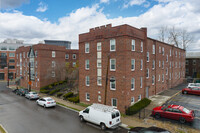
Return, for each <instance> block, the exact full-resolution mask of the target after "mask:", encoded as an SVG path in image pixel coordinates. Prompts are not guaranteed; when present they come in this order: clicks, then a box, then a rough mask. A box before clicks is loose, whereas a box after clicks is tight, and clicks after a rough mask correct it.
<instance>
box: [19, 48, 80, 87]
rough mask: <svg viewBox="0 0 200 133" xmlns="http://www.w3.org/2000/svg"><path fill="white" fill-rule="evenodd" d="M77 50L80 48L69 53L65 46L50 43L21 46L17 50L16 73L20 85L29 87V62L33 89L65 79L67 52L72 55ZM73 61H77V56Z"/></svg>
mask: <svg viewBox="0 0 200 133" xmlns="http://www.w3.org/2000/svg"><path fill="white" fill-rule="evenodd" d="M73 51H74V52H73ZM76 51H78V50H71V53H68V52H67V51H66V48H65V47H64V46H56V45H48V44H36V45H33V46H29V47H24V46H23V47H19V48H18V49H17V50H16V58H17V62H16V69H17V71H16V73H17V74H16V75H17V77H18V79H19V84H20V86H23V87H26V88H28V87H29V84H28V82H29V62H30V75H31V81H32V84H31V88H32V89H36V90H39V89H40V88H41V87H43V86H46V85H49V84H51V83H53V82H57V81H62V80H65V74H66V73H65V71H66V60H67V59H65V58H66V54H69V57H70V56H72V53H73V54H74V53H76ZM76 57H78V55H77V56H76ZM73 61H74V62H77V58H76V59H73Z"/></svg>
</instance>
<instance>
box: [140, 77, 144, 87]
mask: <svg viewBox="0 0 200 133" xmlns="http://www.w3.org/2000/svg"><path fill="white" fill-rule="evenodd" d="M142 80H143V78H142V77H140V88H142Z"/></svg>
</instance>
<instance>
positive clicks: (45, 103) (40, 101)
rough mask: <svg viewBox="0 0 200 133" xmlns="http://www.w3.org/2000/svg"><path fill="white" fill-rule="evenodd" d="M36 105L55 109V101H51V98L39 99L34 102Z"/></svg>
mask: <svg viewBox="0 0 200 133" xmlns="http://www.w3.org/2000/svg"><path fill="white" fill-rule="evenodd" d="M36 103H37V104H38V105H41V106H43V107H44V108H46V107H55V106H56V101H55V100H53V99H52V98H51V97H44V98H40V99H38V100H37V101H36Z"/></svg>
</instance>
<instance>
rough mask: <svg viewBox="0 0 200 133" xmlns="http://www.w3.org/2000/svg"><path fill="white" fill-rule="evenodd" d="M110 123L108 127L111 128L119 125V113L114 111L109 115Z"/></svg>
mask: <svg viewBox="0 0 200 133" xmlns="http://www.w3.org/2000/svg"><path fill="white" fill-rule="evenodd" d="M111 118H112V120H111V122H109V125H110V126H111V127H112V126H116V125H118V124H119V123H121V120H120V113H119V111H115V112H112V113H111Z"/></svg>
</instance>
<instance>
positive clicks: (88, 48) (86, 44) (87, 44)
mask: <svg viewBox="0 0 200 133" xmlns="http://www.w3.org/2000/svg"><path fill="white" fill-rule="evenodd" d="M89 52H90V44H89V43H85V53H89Z"/></svg>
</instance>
